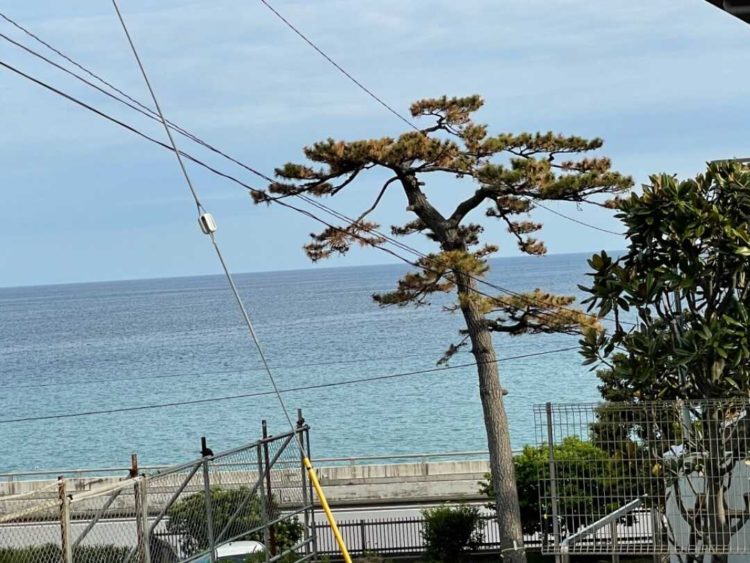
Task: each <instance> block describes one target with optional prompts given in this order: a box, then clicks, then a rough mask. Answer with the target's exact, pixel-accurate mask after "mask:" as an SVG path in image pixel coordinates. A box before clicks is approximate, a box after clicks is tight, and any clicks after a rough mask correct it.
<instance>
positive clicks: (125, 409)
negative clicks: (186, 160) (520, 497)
mask: <svg viewBox="0 0 750 563" xmlns="http://www.w3.org/2000/svg"><path fill="white" fill-rule="evenodd" d="M578 349H579V347H578V346H570V347H567V348H557V349H555V350H544V351H542V352H531V353H529V354H521V355H518V356H508V357H507V358H500V359H497V360H495V361H493V362H483V363H503V362H509V361H513V360H522V359H526V358H533V357H536V356H544V355H548V354H560V353H563V352H570V351H572V350H578ZM476 365H479V364H478V363H477V362H469V363H465V364H457V365H454V366H443V367H435V368H430V369H422V370H415V371H408V372H402V373H392V374H388V375H379V376H374V377H360V378H357V379H348V380H345V381H334V382H330V383H319V384H316V385H303V386H300V387H290V388H288V389H280V390H273V391H259V392H255V393H243V394H240V395H229V396H225V397H210V398H205V399H194V400H192V401H174V402H170V403H160V404H152V405H139V406H133V407H122V408H118V409H102V410H95V411H86V412H74V413H63V414H51V415H46V416H29V417H23V418H7V419H0V424H11V423H16V422H32V421H38V420H58V419H62V418H76V417H81V416H93V415H99V414H114V413H122V412H133V411H143V410H150V409H161V408H167V407H179V406H185V405H199V404H204V403H215V402H220V401H231V400H235V399H246V398H249V397H263V396H267V395H275V394H276V393H277V392H278V393H292V392H296V391H310V390H314V389H326V388H329V387H340V386H343V385H354V384H359V383H371V382H374V381H384V380H388V379H398V378H401V377H409V376H413V375H422V374H428V373H439V372H443V371H450V370H456V369H462V368H467V367H473V366H476Z"/></svg>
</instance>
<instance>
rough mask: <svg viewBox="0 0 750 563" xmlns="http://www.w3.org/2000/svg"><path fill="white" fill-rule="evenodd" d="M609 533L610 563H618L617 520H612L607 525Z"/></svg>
mask: <svg viewBox="0 0 750 563" xmlns="http://www.w3.org/2000/svg"><path fill="white" fill-rule="evenodd" d="M609 533H610V536H612V563H620V555H619V553H618V552H617V550H618V545H617V520H612V522H611V523H610V524H609Z"/></svg>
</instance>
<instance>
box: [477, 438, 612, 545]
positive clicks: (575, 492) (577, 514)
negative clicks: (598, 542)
mask: <svg viewBox="0 0 750 563" xmlns="http://www.w3.org/2000/svg"><path fill="white" fill-rule="evenodd" d="M555 460H556V462H557V463H556V467H557V486H558V495H559V496H560V503H559V510H560V514H562V515H565V517H564V518H561V520H560V525H561V528H562V530H561V531H566V530H567V531H572V530H576V529H577V528H578V527H579V526H581V525H582V524H584V522H583V520H582V518H583V515H584V514H588V515H591V514H593V515H595V516H604V515H605V514H608V513H609V512H611V510H612V509H613V508H615V507H613V506H611V505H610V504H609V503H608V502H607V499H608V498H617V494H616V491H618V490H620V489H622V487H623V486H624V485H625V484H626V479H624V478H623V476H622V475H619V474H618V471H617V470H618V466H617V464H616V463H614V462H613V460H612V458H611V457H610V455H609V454H608V453H607V452H605V451H604V450H602V449H601V448H599V447H597V446H595V445H594V444H592V443H591V442H584V441H583V440H581V439H580V438H578V437H575V436H569V437H567V438H565V439H564V440H563V441H562V443H561V444H557V445H556V446H555ZM513 462H514V465H515V470H516V486H517V488H518V500H519V505H520V508H521V525H522V527H523V531H524V533H525V534H534V533H537V532H544V534H543V535H544V536H545V539H546V535H547V534H550V533H551V528H552V521H551V511H552V507H551V506H547V503H546V502H543V503H541V504H540V498H541V495H540V490H539V482H540V480H544V479H549V450H548V448H547V446H546V445H542V446H526V447H524V449H523V451H522V452H521V453H520V454H518V455H516V456H515V457H514V458H513ZM479 491H480V493H482V494H484V495H486V496H487V497H488V498H489V499H494V498H495V495H494V493H493V490H492V482H491V480H490V475H489V474H487V475H485V480H484V481H482V482H480V483H479ZM547 494H549V491H548V492H547ZM486 506H487V508H490V509H491V510H495V505H494V503H488V504H487V505H486ZM543 527H544V529H543Z"/></svg>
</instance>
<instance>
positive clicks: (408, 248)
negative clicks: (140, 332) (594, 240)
mask: <svg viewBox="0 0 750 563" xmlns="http://www.w3.org/2000/svg"><path fill="white" fill-rule="evenodd" d="M261 1H262V0H261ZM269 7H270V6H269ZM0 15H1V16H2V17H3V18H4V19H6V20H7V21H9V22H11V23H12V24H13V25H14V26H16V27H17V28H18V29H20V30H22V31H24V32H25V33H27V34H28V35H29V36H30V37H32V38H34V39H35V40H36V41H39V42H41V43H42V44H43V45H45V46H46V47H47V48H49V49H52V50H53V52H55V53H57V54H59V55H60V56H62V57H63V58H65V60H67V61H70V62H72V63H73V64H75V65H76V66H77V67H78V68H81V69H82V70H84V71H85V72H86V73H87V74H89V75H90V76H92V77H94V78H95V79H97V80H98V81H99V82H100V83H102V84H104V85H106V86H108V87H110V88H113V89H114V90H115V91H116V92H118V93H120V94H122V95H124V96H125V97H127V99H128V100H131V101H132V102H133V103H135V104H137V105H138V106H140V108H143V110H141V109H139V108H138V107H134V106H133V104H131V103H129V102H128V101H126V100H123V99H121V98H119V97H118V96H116V95H113V94H112V93H110V92H107V91H106V90H104V89H102V88H100V87H98V86H96V85H95V84H92V83H91V82H90V81H88V80H86V79H85V78H83V77H81V76H79V75H78V74H76V73H74V72H72V71H70V70H68V69H66V68H64V67H62V66H60V65H58V64H57V63H54V62H53V61H50V60H49V59H48V58H46V57H44V56H43V55H41V54H40V53H37V52H36V51H34V50H33V49H30V48H28V47H26V46H24V45H21V44H19V43H17V42H16V41H14V40H12V39H10V38H8V37H6V36H5V35H3V34H0V38H3V39H5V40H7V41H9V42H10V43H12V44H14V45H16V46H18V47H20V48H22V49H24V50H25V51H27V52H28V53H30V54H33V55H34V56H36V57H39V58H41V59H42V60H44V61H46V62H48V63H49V64H51V65H53V66H55V67H56V68H58V69H60V70H62V71H64V72H66V73H67V74H69V75H71V76H73V77H75V78H76V79H78V80H80V81H82V82H84V83H85V84H87V85H89V86H91V87H93V88H95V89H96V90H98V91H99V92H102V93H104V94H105V95H107V96H109V97H110V98H112V99H114V100H117V101H119V102H121V103H123V104H125V105H126V106H128V107H130V108H131V109H135V110H136V111H138V112H139V113H141V114H143V115H146V116H147V117H150V118H151V119H155V120H157V121H160V116H159V114H158V113H157V112H154V111H153V110H152V109H151V108H149V107H148V106H146V105H145V104H143V103H141V102H139V101H138V100H136V99H135V98H133V97H131V96H129V95H128V94H126V93H125V92H123V91H122V90H121V89H119V88H116V87H114V86H112V84H111V83H110V82H108V81H107V80H105V79H103V78H101V77H100V76H98V75H97V74H96V73H94V72H92V71H91V70H89V69H87V68H85V67H84V66H83V65H81V64H79V63H77V62H75V61H74V60H73V59H72V58H70V57H68V56H67V55H65V54H64V53H62V52H61V51H59V50H58V49H55V48H54V47H52V46H51V45H50V44H49V43H47V42H45V41H43V40H41V39H40V38H39V37H38V36H37V35H35V34H33V33H32V32H31V31H29V30H27V29H26V28H24V27H23V26H21V25H20V24H18V23H17V22H14V21H13V20H11V19H10V18H9V17H8V16H6V15H4V14H2V13H0ZM334 64H335V63H334ZM337 68H338V66H337ZM69 99H72V98H69ZM89 109H91V108H90V107H89ZM144 110H145V111H144ZM98 113H100V114H101V112H98ZM165 123H168V124H169V126H170V128H173V129H175V130H176V131H177V132H178V133H180V134H181V135H183V136H185V137H187V138H189V139H190V140H192V141H194V142H196V143H198V144H200V145H202V146H204V147H206V148H208V149H209V150H211V151H213V152H215V153H217V154H219V155H221V156H222V157H224V158H226V159H228V160H230V161H231V162H234V163H235V164H237V165H239V166H241V167H242V168H244V169H246V170H248V171H249V172H251V173H252V174H254V175H256V176H258V177H260V178H263V179H264V180H266V181H268V182H273V181H274V180H273V179H272V178H270V177H269V176H267V175H265V174H263V173H261V172H259V171H258V170H256V169H255V168H252V167H250V166H248V165H247V164H245V163H243V162H241V161H239V160H237V159H235V158H234V157H232V156H230V155H228V154H226V153H225V152H223V151H221V150H219V149H218V148H216V147H214V146H212V145H210V144H209V143H207V142H205V141H203V140H201V139H200V138H198V137H197V136H196V135H194V134H192V133H190V132H189V131H186V130H185V129H183V128H181V127H179V126H177V125H176V124H174V123H172V122H169V121H167V120H165ZM409 123H411V122H409ZM412 126H414V125H413V124H412ZM165 127H166V126H165ZM132 130H133V129H132V128H131V131H132ZM141 136H144V135H141ZM145 138H148V137H145ZM170 138H171V136H170ZM149 140H151V139H150V138H149ZM160 144H161V143H160ZM165 148H169V147H165ZM182 154H183V155H184V156H185V157H186V158H191V157H190V156H189V155H186V154H184V153H182ZM178 159H179V155H178ZM191 160H194V161H195V159H192V158H191ZM209 168H210V167H209ZM211 171H212V172H214V173H218V172H217V171H216V170H213V169H211ZM222 175H223V174H222ZM224 176H225V177H227V178H230V177H229V176H227V175H224ZM230 179H234V178H230ZM241 184H242V183H241ZM242 185H243V187H245V188H247V189H250V190H252V191H259V190H256V189H255V188H252V187H249V186H247V185H245V184H242ZM191 189H192V188H191ZM294 195H295V196H296V197H298V198H299V199H302V200H303V201H305V202H307V203H308V204H310V205H312V206H314V207H316V208H318V209H320V210H322V211H324V212H326V213H328V214H330V215H331V216H333V217H336V218H337V219H339V220H342V221H345V222H347V223H349V224H350V225H352V224H354V221H355V220H354V219H352V218H351V217H348V216H346V215H344V214H342V213H340V212H338V211H336V210H334V209H332V208H330V207H328V206H326V205H324V204H322V203H320V202H318V201H316V200H314V199H313V198H310V197H309V196H307V195H306V194H294ZM279 199H281V198H273V201H275V202H277V203H278V202H279ZM535 205H538V206H539V207H541V208H543V209H546V210H547V211H550V212H551V213H554V214H556V215H559V216H561V217H563V218H566V219H570V220H571V221H574V222H577V223H579V224H582V225H584V226H589V227H591V228H594V229H597V230H603V231H604V232H610V233H614V231H607V230H606V229H601V228H599V227H595V226H593V225H588V224H587V223H584V222H582V221H579V220H577V219H573V218H571V217H568V216H566V215H564V214H562V213H560V212H558V211H555V210H553V209H550V208H548V207H546V206H544V205H542V204H539V203H535ZM326 225H327V226H329V227H330V228H336V227H334V226H333V225H330V224H328V223H326ZM372 233H373V234H375V235H376V236H379V237H382V238H383V239H384V240H386V241H388V242H389V243H391V244H393V245H394V246H396V247H397V248H401V249H402V250H404V251H406V252H409V253H411V254H414V255H415V256H418V257H420V258H426V257H427V256H426V255H425V254H424V253H422V252H419V251H418V250H416V249H414V248H413V247H411V246H409V245H407V244H405V243H403V242H401V241H399V240H397V239H394V238H393V237H390V236H388V235H387V234H385V233H382V232H380V231H377V230H373V231H372ZM360 238H361V237H360ZM362 240H364V239H362ZM376 248H380V249H381V250H384V249H383V247H382V246H377V247H376ZM391 254H393V253H391ZM394 256H396V255H395V254H394ZM397 257H398V258H399V259H402V260H403V261H405V262H406V263H408V264H410V265H412V266H414V267H416V268H420V267H421V268H422V269H425V270H426V271H430V269H428V268H425V267H424V266H419V265H417V264H414V263H413V262H411V261H408V260H404V259H403V258H401V257H399V256H397ZM432 273H436V274H438V275H441V274H440V273H439V272H435V271H434V270H432ZM441 277H444V275H441ZM469 277H470V278H471V279H472V280H474V281H476V282H478V283H481V284H483V285H485V286H487V287H491V288H493V289H495V290H497V291H500V292H502V293H505V294H506V295H512V296H515V297H517V298H520V299H522V300H524V301H525V302H526V303H528V304H533V303H534V300H533V299H530V298H529V297H528V296H527V295H524V294H521V293H518V292H515V291H513V290H510V289H507V288H504V287H502V286H499V285H497V284H493V283H491V282H489V281H487V280H485V279H483V278H479V277H477V276H473V275H471V274H469ZM471 290H472V291H475V292H476V293H478V294H480V295H483V296H485V297H488V298H492V297H491V296H489V295H487V294H485V293H483V292H481V291H479V290H477V289H476V288H471ZM561 309H564V310H570V311H573V310H572V309H569V308H566V307H561ZM584 315H586V316H589V317H590V318H592V319H598V317H596V316H595V315H591V314H588V313H584ZM538 316H539V318H543V316H547V317H550V318H553V317H554V316H558V315H556V314H555V313H554V312H546V311H544V312H540V313H538ZM624 322H625V324H631V325H634V324H633V323H628V322H627V321H624Z"/></svg>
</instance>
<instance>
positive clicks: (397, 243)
mask: <svg viewBox="0 0 750 563" xmlns="http://www.w3.org/2000/svg"><path fill="white" fill-rule="evenodd" d="M0 66H2V67H5V68H6V69H8V70H10V71H12V72H14V73H16V74H18V75H19V76H21V77H23V78H26V79H27V80H30V81H31V82H34V83H35V84H37V85H39V86H42V87H43V88H45V89H47V90H49V91H51V92H53V93H55V94H57V95H59V96H61V97H63V98H65V99H67V100H69V101H71V102H73V103H75V104H77V105H79V106H81V107H83V108H84V109H87V110H89V111H91V112H92V113H94V114H96V115H98V116H100V117H102V118H104V119H106V120H108V121H110V122H112V123H114V124H116V125H119V126H120V127H123V128H125V129H127V130H128V131H131V132H132V133H135V134H136V135H138V136H140V137H141V138H143V139H145V140H147V141H149V142H152V143H154V144H156V145H159V146H161V147H162V148H165V149H167V150H169V151H170V152H173V151H174V149H173V148H172V147H171V146H169V145H167V144H165V143H163V142H162V141H159V140H158V139H155V138H154V137H151V136H149V135H147V134H146V133H143V132H142V131H140V130H139V129H137V128H135V127H133V126H132V125H129V124H127V123H125V122H123V121H121V120H119V119H117V118H115V117H112V116H111V115H109V114H107V113H105V112H103V111H101V110H99V109H97V108H95V107H93V106H92V105H90V104H87V103H86V102H83V101H82V100H80V99H78V98H76V97H75V96H72V95H70V94H67V93H65V92H63V91H62V90H60V89H59V88H56V87H54V86H52V85H50V84H48V83H46V82H44V81H42V80H40V79H38V78H35V77H33V76H31V75H29V74H27V73H25V72H23V71H21V70H20V69H18V68H16V67H14V66H13V65H10V64H8V63H6V62H3V61H1V60H0ZM201 144H203V145H204V146H207V147H210V145H208V144H207V143H204V142H201ZM212 150H214V151H215V152H218V153H219V154H222V155H224V156H226V157H227V158H229V159H230V160H232V161H233V162H237V163H238V164H239V165H240V166H243V167H245V168H247V169H248V170H250V171H252V172H253V173H255V174H257V175H260V176H261V177H263V178H266V179H269V178H268V177H267V176H265V175H263V174H261V173H260V172H257V171H255V170H254V169H251V168H249V167H247V166H246V165H244V164H243V163H241V162H239V161H237V160H235V159H234V158H232V157H230V156H228V155H225V153H223V152H221V151H219V150H218V149H215V148H212ZM178 152H179V154H180V155H181V156H183V157H185V158H187V159H188V160H190V161H192V162H194V163H195V164H198V165H199V166H201V167H203V168H205V169H206V170H208V171H210V172H212V173H214V174H216V175H218V176H221V177H223V178H226V179H228V180H230V181H232V182H234V183H236V184H238V185H240V186H242V187H243V188H245V189H247V190H249V191H251V192H257V193H265V192H263V191H262V190H259V189H258V188H255V187H253V186H250V185H249V184H247V183H245V182H243V181H242V180H239V179H238V178H236V177H235V176H232V175H231V174H228V173H225V172H222V171H220V170H218V169H217V168H215V167H213V166H211V165H209V164H207V163H206V162H204V161H202V160H200V159H198V158H196V157H194V156H193V155H191V154H189V153H186V152H185V151H182V150H178ZM269 180H270V179H269ZM295 195H296V196H297V197H299V198H300V199H302V200H304V201H306V202H307V203H309V204H310V205H313V206H314V207H316V208H318V209H321V210H324V211H326V212H327V213H329V214H331V215H333V216H335V217H337V218H340V219H341V220H344V221H348V222H349V223H352V222H353V220H352V219H350V218H348V217H347V216H346V215H343V214H341V213H339V212H338V211H336V210H333V209H331V208H329V207H327V206H325V205H323V204H321V203H320V202H317V201H315V200H313V199H312V198H310V197H308V196H305V195H303V194H295ZM272 201H273V203H276V204H278V205H281V206H282V207H286V208H289V209H292V210H294V211H296V212H298V213H300V214H303V215H305V216H307V217H309V218H311V219H313V220H314V221H317V222H319V223H321V224H323V225H325V226H326V227H329V228H331V229H335V230H339V231H342V232H344V231H343V229H341V228H340V227H336V226H335V225H333V224H331V223H329V222H327V221H325V220H323V219H321V218H320V217H318V216H316V215H315V214H313V213H311V212H309V211H307V210H305V209H301V208H299V207H296V206H294V205H292V204H290V203H288V202H286V201H282V200H281V198H274V199H273V200H272ZM374 232H375V233H376V234H377V235H378V236H382V237H383V238H385V239H386V240H388V241H389V242H391V244H393V245H394V246H397V247H399V248H402V249H403V250H405V251H407V252H410V253H412V254H414V255H416V256H419V257H421V258H426V257H427V255H425V254H424V253H422V252H420V251H418V250H416V249H414V248H412V247H410V246H409V245H406V244H404V243H403V242H401V241H398V240H395V239H393V238H392V237H389V236H387V235H384V234H382V233H378V232H377V231H374ZM349 234H350V236H352V237H354V238H357V239H359V240H361V241H362V242H363V243H365V244H367V245H370V243H369V242H368V241H367V239H366V238H364V237H362V236H360V235H357V234H355V233H349ZM370 246H374V248H377V249H379V250H381V251H383V252H386V253H388V254H390V255H391V256H393V257H395V258H397V259H398V260H400V261H402V262H405V263H406V264H408V265H410V266H412V267H414V268H417V269H423V270H425V271H428V272H431V273H434V274H436V275H439V276H440V277H444V276H445V274H444V273H441V272H438V271H436V270H433V269H431V268H429V267H427V266H425V265H419V264H417V263H415V262H412V261H410V260H409V259H407V258H404V257H403V256H401V255H399V254H398V253H396V252H394V251H393V250H391V249H389V248H386V247H384V246H382V245H370ZM469 277H470V278H471V279H473V280H475V281H477V282H478V283H481V284H483V285H486V286H488V287H492V288H493V289H496V290H498V291H500V292H502V293H505V294H508V295H513V296H516V297H518V298H520V299H522V300H524V301H525V302H526V303H528V304H534V303H535V301H534V299H533V298H530V297H528V296H525V295H523V294H521V293H518V292H515V291H513V290H510V289H507V288H504V287H502V286H500V285H497V284H494V283H492V282H489V281H487V280H484V279H482V278H478V277H476V276H473V275H469ZM470 289H471V291H473V292H474V293H477V294H478V295H482V296H484V297H487V298H489V299H494V298H493V296H491V295H488V294H487V293H484V292H482V291H481V290H479V289H477V288H475V287H474V288H470ZM560 309H563V310H568V311H571V312H576V313H578V311H575V310H574V309H570V308H567V307H560ZM539 315H540V318H543V317H541V315H546V316H548V317H552V318H553V317H555V316H559V313H557V314H556V313H554V312H542V313H540V314H539ZM583 315H584V316H588V317H590V318H592V319H598V317H597V316H596V315H592V314H590V313H583ZM608 320H611V319H608ZM620 322H621V323H623V324H628V325H633V326H635V323H631V322H629V321H620Z"/></svg>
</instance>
